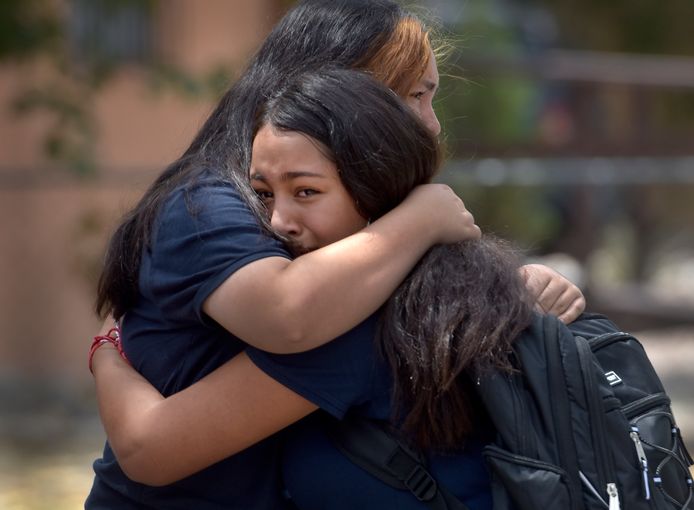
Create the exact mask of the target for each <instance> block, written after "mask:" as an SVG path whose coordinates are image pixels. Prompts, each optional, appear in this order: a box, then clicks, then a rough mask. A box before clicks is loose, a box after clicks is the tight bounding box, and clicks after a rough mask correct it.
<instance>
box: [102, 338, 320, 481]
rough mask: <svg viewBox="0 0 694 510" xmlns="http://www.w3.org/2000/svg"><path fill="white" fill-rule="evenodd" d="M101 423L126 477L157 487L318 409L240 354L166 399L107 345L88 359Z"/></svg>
mask: <svg viewBox="0 0 694 510" xmlns="http://www.w3.org/2000/svg"><path fill="white" fill-rule="evenodd" d="M93 369H94V377H95V380H96V389H97V397H98V401H99V413H100V415H101V421H102V422H103V424H104V428H105V429H106V434H107V436H108V441H109V444H110V445H111V448H112V449H113V451H114V453H115V454H116V457H117V459H118V463H119V465H120V467H121V468H122V469H123V471H124V472H125V474H126V475H128V477H129V478H131V479H132V480H134V481H136V482H140V483H144V484H147V485H154V486H161V485H167V484H170V483H173V482H175V481H178V480H180V479H182V478H185V477H186V476H189V475H192V474H193V473H196V472H198V471H200V470H202V469H204V468H206V467H208V466H211V465H212V464H214V463H216V462H218V461H220V460H223V459H225V458H227V457H229V456H230V455H234V454H235V453H238V452H239V451H241V450H243V449H245V448H247V447H249V446H251V445H253V444H255V443H257V442H258V441H261V440H262V439H265V438H266V437H268V436H270V435H272V434H273V433H275V432H277V431H279V430H281V429H283V428H285V427H286V426H288V425H290V424H291V423H294V422H296V421H298V420H299V419H301V418H302V417H304V416H306V415H307V414H309V413H311V412H312V411H314V410H315V409H316V406H315V405H314V404H312V403H311V402H309V401H308V400H306V399H304V398H303V397H301V396H299V395H297V394H296V393H294V392H292V391H291V390H289V389H288V388H286V387H284V386H282V385H281V384H280V383H278V382H277V381H275V380H274V379H272V378H271V377H270V376H268V375H266V374H265V373H264V372H263V371H261V370H260V369H259V368H257V367H256V366H255V365H254V364H253V362H252V361H251V360H250V359H249V358H248V356H246V354H244V353H242V354H239V355H238V356H236V357H235V358H233V359H231V360H230V361H228V362H227V363H225V364H224V365H222V366H221V367H219V368H218V369H216V370H215V371H214V372H212V373H210V374H209V375H207V376H206V377H204V378H203V379H201V380H200V381H198V382H196V383H195V384H193V385H192V386H190V387H188V388H186V389H185V390H183V391H181V392H179V393H177V394H175V395H172V396H170V397H168V398H164V397H163V396H162V395H161V394H160V393H159V392H158V391H157V390H156V389H155V388H154V387H153V386H152V385H151V384H150V383H149V382H148V381H147V380H146V379H144V378H143V377H142V376H141V375H140V374H139V373H137V372H136V371H135V370H134V369H133V368H132V367H131V366H130V365H128V364H127V363H126V362H125V361H123V360H122V359H121V357H120V354H119V353H118V351H117V350H116V349H115V348H114V347H112V346H111V345H108V344H107V345H104V346H102V347H100V348H99V349H98V350H97V351H96V352H95V353H94V358H93Z"/></svg>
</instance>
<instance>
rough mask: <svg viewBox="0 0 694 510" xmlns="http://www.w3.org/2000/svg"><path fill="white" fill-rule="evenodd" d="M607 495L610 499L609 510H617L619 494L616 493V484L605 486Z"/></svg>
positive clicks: (618, 507)
mask: <svg viewBox="0 0 694 510" xmlns="http://www.w3.org/2000/svg"><path fill="white" fill-rule="evenodd" d="M607 495H608V496H609V498H610V506H609V510H619V509H620V506H619V492H618V491H617V484H616V483H608V484H607Z"/></svg>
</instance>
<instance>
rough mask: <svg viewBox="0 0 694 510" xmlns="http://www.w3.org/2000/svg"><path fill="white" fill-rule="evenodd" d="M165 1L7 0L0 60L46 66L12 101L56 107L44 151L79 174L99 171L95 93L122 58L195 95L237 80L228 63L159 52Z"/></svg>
mask: <svg viewBox="0 0 694 510" xmlns="http://www.w3.org/2000/svg"><path fill="white" fill-rule="evenodd" d="M159 6H160V2H159V1H158V0H66V1H65V2H62V3H61V2H55V1H54V0H4V1H3V2H0V63H2V62H11V63H14V64H15V65H18V66H30V65H32V64H36V65H38V66H40V67H42V68H45V69H44V73H43V74H42V75H41V76H42V79H41V80H40V81H35V80H31V82H32V83H31V85H27V86H26V88H25V89H24V90H23V91H22V92H21V93H20V94H19V95H18V96H17V97H16V98H15V99H14V102H13V105H12V107H13V108H12V109H13V111H14V112H15V113H16V114H18V115H29V114H31V113H34V112H43V113H47V114H49V116H50V118H51V119H52V124H51V127H50V128H49V130H48V132H47V134H46V136H45V139H44V150H45V153H46V155H47V156H48V157H49V158H51V159H52V160H54V161H56V162H58V163H61V164H62V165H63V166H65V167H66V168H67V169H69V170H70V171H72V172H73V173H75V174H76V175H78V176H89V175H93V174H94V173H95V172H96V171H97V168H96V163H95V158H94V147H95V143H96V140H97V136H98V133H97V126H96V122H95V118H94V100H95V94H96V93H97V92H99V91H100V90H101V89H102V88H103V87H104V85H105V84H107V83H108V81H109V79H111V78H112V77H113V75H114V73H116V72H117V71H118V70H119V69H121V68H122V67H123V66H132V65H136V66H138V67H139V68H140V69H142V70H143V71H144V72H145V73H146V76H147V77H148V82H149V84H150V85H151V87H152V88H153V89H154V90H156V91H161V90H162V89H164V88H170V89H173V90H174V91H176V92H178V93H180V94H181V95H183V96H185V97H188V98H192V99H201V98H209V97H216V96H218V95H219V94H221V92H222V91H223V90H224V88H225V87H226V86H227V84H228V83H229V81H230V80H231V77H232V75H233V70H231V69H229V68H226V67H220V68H216V69H212V70H210V72H208V73H206V74H204V75H201V76H192V75H191V74H189V73H187V72H184V71H183V70H182V69H179V68H177V67H175V66H172V65H170V64H166V63H164V62H163V61H161V59H159V58H158V55H157V54H156V53H155V52H154V51H153V49H152V46H153V45H152V44H151V41H149V38H150V34H151V24H152V17H153V16H154V13H155V12H156V9H157V8H158V7H159Z"/></svg>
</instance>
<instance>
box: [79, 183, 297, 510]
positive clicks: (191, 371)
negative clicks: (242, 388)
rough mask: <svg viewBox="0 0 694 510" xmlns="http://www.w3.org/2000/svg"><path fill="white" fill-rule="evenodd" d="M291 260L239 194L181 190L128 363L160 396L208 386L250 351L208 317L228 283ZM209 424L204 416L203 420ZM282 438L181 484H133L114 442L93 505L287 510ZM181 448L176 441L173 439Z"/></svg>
mask: <svg viewBox="0 0 694 510" xmlns="http://www.w3.org/2000/svg"><path fill="white" fill-rule="evenodd" d="M273 256H279V257H285V258H287V257H289V255H288V254H287V252H286V251H285V250H284V248H283V247H282V245H281V244H280V243H279V242H278V241H276V240H274V239H272V238H270V237H269V236H267V235H265V234H263V233H262V232H261V230H260V228H259V226H258V224H257V222H256V219H255V218H254V217H253V215H252V214H251V212H250V211H249V209H248V208H247V207H246V205H245V204H244V202H243V201H242V199H241V198H240V196H239V195H238V192H237V190H236V189H235V188H233V187H232V186H231V185H229V184H227V183H223V182H220V181H219V180H218V179H216V178H213V177H211V176H209V175H208V176H205V177H204V178H201V179H200V181H199V182H197V183H196V184H195V185H194V186H193V187H192V188H189V189H188V190H187V191H186V190H184V189H178V190H176V191H175V192H174V193H173V194H172V196H171V197H170V199H169V200H168V201H167V202H166V203H165V205H164V206H163V208H162V210H161V212H160V214H159V219H158V222H157V225H156V230H155V235H154V236H153V242H152V246H151V249H148V250H146V251H145V252H144V255H143V260H142V264H141V270H140V279H139V289H140V295H139V301H138V303H137V305H136V306H135V307H134V308H133V309H132V310H130V311H128V313H127V314H126V316H125V322H124V325H123V332H124V338H123V345H124V348H125V351H126V354H127V356H128V359H129V360H130V362H131V363H132V365H133V366H134V367H135V369H136V370H138V371H139V372H140V373H141V374H142V375H144V376H145V377H146V378H147V379H148V380H149V381H150V382H151V383H152V384H153V385H154V386H155V387H156V388H157V389H158V390H159V391H160V392H162V394H164V395H165V396H168V395H171V394H173V393H176V392H177V391H180V390H182V389H184V388H186V387H187V386H190V385H191V384H192V383H194V382H195V381H197V380H198V379H200V378H202V377H203V376H205V375H206V374H208V373H209V372H211V371H212V370H214V369H215V368H217V367H219V366H220V365H221V364H223V363H224V362H226V361H228V360H229V359H230V358H232V357H233V356H234V355H236V354H238V353H239V352H240V351H241V350H243V349H244V348H245V347H246V344H245V343H244V342H242V341H241V340H240V339H238V338H236V337H234V336H233V335H231V334H230V333H228V332H227V331H226V330H224V329H223V328H222V327H221V326H219V325H218V324H217V323H215V322H214V321H213V320H212V319H210V318H209V317H207V316H206V315H205V314H204V312H203V311H202V305H203V303H204V301H205V300H206V299H207V297H208V296H209V295H210V294H211V293H212V292H213V291H214V290H215V289H216V288H217V287H218V286H219V285H220V284H221V283H222V282H224V281H225V280H226V279H227V278H228V277H229V276H231V275H232V274H233V273H234V272H235V271H236V270H238V269H239V268H241V267H243V266H244V265H246V264H248V263H250V262H253V261H255V260H258V259H261V258H265V257H273ZM200 419H201V420H204V419H205V417H204V416H200ZM278 442H279V438H278V436H273V437H270V438H268V439H266V440H264V441H262V442H260V443H258V444H256V445H254V446H252V447H251V448H248V449H247V450H244V451H243V452H241V453H239V454H237V455H235V456H233V457H230V458H228V459H226V460H223V461H221V462H219V463H217V464H215V465H213V466H211V467H210V468H208V469H205V470H203V471H201V472H199V473H197V474H195V475H193V476H191V477H188V478H186V479H184V480H181V481H180V482H176V483H174V484H171V485H169V486H166V487H158V488H155V487H148V486H145V485H142V484H138V483H135V482H132V481H130V480H129V479H128V478H127V477H126V476H125V475H124V473H123V472H122V470H121V469H120V467H119V466H118V463H117V462H116V460H115V458H114V455H113V452H112V451H111V448H110V447H109V445H108V443H107V444H106V446H105V448H104V453H103V458H101V459H98V460H96V461H95V462H94V471H95V473H96V478H95V481H94V486H93V488H92V491H91V493H90V495H89V498H88V499H87V502H86V505H85V506H86V508H87V509H88V510H93V509H101V508H109V509H112V508H119V509H121V508H167V509H168V508H171V509H185V510H190V509H196V510H201V509H210V510H211V509H224V510H231V509H244V510H246V509H272V510H275V509H281V508H283V505H284V503H283V502H282V500H281V497H280V492H281V491H280V472H279V461H280V458H279V451H280V450H279V444H278ZM172 444H175V438H172Z"/></svg>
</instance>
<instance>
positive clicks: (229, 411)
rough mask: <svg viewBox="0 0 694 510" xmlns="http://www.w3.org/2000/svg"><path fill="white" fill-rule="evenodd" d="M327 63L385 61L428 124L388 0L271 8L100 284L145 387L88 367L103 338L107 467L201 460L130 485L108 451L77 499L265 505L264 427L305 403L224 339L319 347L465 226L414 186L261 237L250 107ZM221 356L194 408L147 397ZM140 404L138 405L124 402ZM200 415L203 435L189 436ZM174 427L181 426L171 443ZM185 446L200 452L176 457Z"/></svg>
mask: <svg viewBox="0 0 694 510" xmlns="http://www.w3.org/2000/svg"><path fill="white" fill-rule="evenodd" d="M404 50H407V51H404ZM325 61H327V62H333V63H335V65H337V66H340V67H345V66H356V67H362V68H366V69H379V70H385V71H386V72H383V73H380V74H379V73H377V74H379V75H378V77H379V78H382V79H384V80H386V81H387V83H388V84H389V85H390V86H391V87H393V88H395V89H396V90H398V92H400V93H401V94H403V95H404V96H407V101H408V104H410V105H411V106H412V107H413V109H414V110H415V111H416V112H417V113H418V114H419V115H420V117H421V118H422V119H423V120H424V121H425V122H426V123H427V127H428V129H429V130H430V131H432V132H437V131H438V129H439V128H438V122H437V121H436V120H435V119H436V117H435V115H434V114H433V109H432V108H431V100H432V97H433V93H434V91H435V89H436V85H437V83H438V75H437V73H436V66H435V61H434V59H433V55H432V53H431V48H430V45H429V42H428V37H427V34H426V31H425V30H424V29H423V28H422V26H421V24H419V22H417V21H416V20H415V19H414V18H412V17H410V16H408V15H406V14H405V13H404V12H403V11H402V10H401V9H400V8H399V7H397V5H396V4H394V3H392V2H389V1H377V0H372V1H365V0H362V1H357V0H352V1H319V0H314V1H308V2H303V3H302V4H300V5H299V6H298V7H297V8H296V9H294V10H293V11H292V12H290V13H289V14H288V15H287V16H286V17H285V18H284V20H283V21H282V22H281V23H280V24H279V25H278V27H277V28H276V29H275V30H274V31H273V33H272V34H271V35H270V36H269V37H268V39H267V41H266V43H265V44H264V45H263V48H261V50H260V52H259V53H258V55H256V57H255V58H254V60H253V61H252V63H251V65H250V67H249V69H248V71H247V72H246V73H244V75H243V76H242V78H241V79H240V80H239V82H238V83H237V84H236V85H235V86H234V87H232V89H231V90H230V91H229V92H228V93H227V95H226V96H225V98H223V100H222V101H221V102H220V104H219V106H218V108H217V110H216V111H215V112H214V113H213V115H212V116H211V117H210V119H208V122H207V123H206V124H205V126H204V127H203V129H202V130H201V132H200V134H199V135H198V136H197V137H196V139H195V140H194V141H193V143H192V145H191V147H190V148H189V150H188V151H187V152H186V153H185V154H184V156H183V157H182V158H181V159H180V160H179V161H177V162H175V163H174V164H173V165H172V166H171V167H170V168H169V169H168V170H167V171H166V172H165V173H164V174H162V176H161V177H160V179H159V180H158V181H157V182H156V183H155V184H154V185H153V187H152V188H151V189H150V190H149V191H148V193H147V194H146V195H145V197H144V198H143V200H142V201H141V203H140V204H139V205H138V207H137V208H136V209H135V210H134V211H133V212H132V213H131V214H130V216H129V217H128V218H127V219H126V221H125V222H124V223H123V225H122V226H121V227H120V228H119V230H118V231H117V233H116V235H115V236H114V239H113V241H112V244H111V248H110V249H109V257H108V259H107V265H106V269H105V271H104V276H103V278H102V281H101V286H100V295H99V305H100V308H101V310H102V311H108V310H112V311H114V312H115V315H116V316H117V317H119V316H121V315H122V314H123V313H124V312H126V311H127V314H126V315H125V321H124V332H125V334H126V337H125V338H124V340H123V343H124V347H125V351H126V352H127V355H128V357H129V359H130V360H131V362H132V363H133V365H134V366H135V368H136V369H137V370H138V371H139V372H140V373H142V374H143V375H145V376H146V377H147V379H149V380H150V381H151V382H152V383H153V384H154V385H155V388H156V389H154V388H152V387H147V388H148V389H147V391H148V392H149V393H147V397H144V396H138V394H137V393H131V392H130V390H129V389H128V388H129V386H130V384H134V385H136V386H137V385H139V384H141V383H142V382H143V381H142V380H141V379H140V378H139V377H138V376H137V374H136V373H135V372H133V371H132V370H131V369H129V368H128V367H127V366H122V365H117V364H114V365H107V364H104V366H103V367H99V357H100V355H101V351H103V349H100V350H99V351H97V352H96V355H95V358H94V361H95V366H94V368H95V374H96V381H97V390H98V393H99V398H100V410H101V413H102V418H103V420H104V422H105V425H106V428H107V432H108V435H109V440H110V443H111V445H112V446H113V447H114V448H115V449H116V451H117V452H118V453H119V460H120V461H121V464H122V466H123V467H124V468H125V469H126V471H127V472H128V474H129V475H131V477H132V478H134V479H137V480H140V481H144V482H148V483H151V484H158V485H161V484H165V483H170V482H171V481H173V480H176V479H179V478H181V477H183V476H186V475H189V474H191V473H193V472H196V471H199V470H200V469H202V468H204V467H206V466H208V465H210V464H212V463H215V462H216V464H215V465H214V466H212V467H211V468H209V469H205V470H204V471H202V472H201V473H199V474H197V475H196V476H194V477H190V478H188V479H186V480H183V481H181V482H179V483H177V484H173V485H170V486H168V487H165V488H160V489H152V488H145V487H143V486H141V485H139V484H137V483H134V482H132V481H130V480H128V479H127V478H126V476H125V475H124V473H123V472H122V471H121V466H119V464H118V463H117V462H116V460H115V456H114V455H113V452H112V451H111V448H110V446H109V445H107V447H106V449H105V452H104V458H103V459H100V460H99V461H97V462H96V463H95V470H96V472H97V478H96V480H95V485H94V488H93V490H92V493H91V495H90V498H89V500H88V502H87V507H88V508H100V507H113V506H116V505H118V506H119V507H126V508H127V507H136V508H137V507H141V506H147V505H150V506H172V507H176V506H177V505H179V506H181V507H186V506H195V507H196V508H205V507H225V508H248V507H252V508H281V505H282V502H281V501H279V499H278V497H279V496H278V494H279V491H278V490H277V487H278V481H277V477H276V476H275V473H276V469H277V466H276V462H277V460H278V456H277V452H276V447H277V439H276V438H275V437H270V438H269V439H265V438H267V437H268V436H271V434H272V433H274V432H275V431H277V430H280V429H281V428H283V427H284V426H286V425H287V424H289V423H292V422H294V421H296V420H297V419H299V418H300V417H301V416H304V415H305V414H308V413H309V412H311V411H312V410H313V409H315V407H316V406H315V404H314V403H312V402H310V401H309V400H308V399H305V398H303V397H302V396H301V395H299V394H297V393H296V392H294V391H291V389H289V388H287V387H286V386H283V385H282V384H279V383H278V382H277V381H276V380H275V379H273V378H271V377H269V376H268V375H267V374H265V373H264V372H263V371H261V370H259V369H258V367H257V366H256V365H255V364H253V363H252V362H251V361H250V360H249V358H248V356H246V355H245V354H240V355H238V356H236V357H234V358H233V359H232V360H231V361H229V362H227V363H224V362H225V361H227V360H229V359H230V358H232V357H233V356H234V355H235V354H237V353H238V352H240V351H241V350H242V349H243V348H244V346H245V345H246V344H245V343H243V342H242V341H241V340H240V339H239V337H240V338H243V339H244V340H246V341H248V342H249V343H251V344H252V345H255V346H257V347H262V348H264V349H266V350H269V351H276V352H294V351H300V350H303V349H307V348H309V347H312V346H315V345H318V344H320V343H321V342H325V341H327V340H329V339H330V338H332V337H334V336H337V335H338V334H339V333H342V332H344V331H345V330H347V329H348V328H349V327H351V326H353V325H355V324H357V323H358V322H359V321H360V320H362V319H363V318H365V317H367V316H368V314H369V313H372V312H373V311H375V310H376V308H378V307H379V306H380V305H381V304H382V303H383V301H384V300H385V299H386V298H387V297H388V294H389V293H390V292H391V291H392V290H393V289H394V288H395V287H396V285H397V284H398V282H399V281H400V280H401V279H402V278H403V277H404V276H405V274H406V273H407V272H408V271H409V269H410V268H411V266H412V265H413V264H414V263H415V262H416V259H417V258H418V257H419V256H421V254H423V253H424V252H425V250H426V249H427V248H428V247H429V246H430V245H432V244H434V243H436V242H438V241H453V240H458V239H462V238H467V237H472V238H475V237H477V236H478V235H479V231H478V229H477V227H476V226H475V225H474V223H473V222H472V218H471V216H470V215H469V213H467V211H465V209H464V206H463V205H462V203H461V202H460V201H458V200H457V199H456V198H455V197H454V195H453V194H452V193H451V192H450V190H448V189H446V188H442V187H440V186H433V185H429V186H425V187H423V188H422V187H420V188H418V189H416V190H415V192H414V193H413V194H411V195H410V196H409V197H408V198H407V199H406V200H405V202H404V203H403V205H401V206H400V207H398V208H396V209H395V210H394V211H392V212H390V213H388V214H385V215H384V216H383V217H382V218H380V220H378V221H374V222H373V223H372V224H371V225H369V226H368V227H367V228H366V229H364V230H362V231H360V232H358V233H356V234H353V235H351V236H349V237H347V238H345V239H342V240H340V241H339V242H338V243H334V244H333V245H330V246H329V247H327V248H323V249H319V250H315V251H312V252H311V253H309V254H307V255H305V256H302V257H299V258H297V259H296V260H295V261H293V262H292V261H290V260H289V259H288V254H287V253H286V252H285V251H284V249H283V248H282V245H281V244H279V243H276V242H274V241H272V240H271V239H269V238H267V237H265V236H263V235H262V232H260V230H259V228H258V226H257V224H256V220H255V218H254V217H253V216H252V215H251V211H252V210H253V208H255V207H256V203H255V201H256V199H255V198H254V196H251V195H250V194H249V193H250V192H249V189H250V188H249V186H248V184H247V177H246V176H244V174H243V172H246V171H247V168H248V162H249V159H250V158H249V152H250V142H251V140H252V139H253V125H254V120H255V118H256V114H257V110H258V107H259V105H261V104H262V103H263V101H264V100H265V98H266V97H268V96H270V95H272V94H273V92H275V91H276V90H278V89H280V88H281V87H282V86H283V83H284V82H285V81H286V80H287V79H288V77H290V76H292V75H294V74H296V73H297V72H298V71H299V70H301V69H305V68H306V67H307V66H312V65H315V64H316V62H325ZM386 62H390V65H383V64H384V63H386ZM395 64H397V65H395ZM246 175H247V174H246ZM249 207H250V209H249ZM422 211H426V213H427V214H422ZM374 219H375V218H374ZM317 246H318V245H314V246H306V248H314V247H317ZM543 271H544V272H542V273H541V278H540V279H539V283H540V285H537V282H536V281H535V280H533V278H531V279H530V284H531V285H532V284H533V282H535V284H536V292H535V294H536V295H537V296H540V297H541V298H542V300H541V301H542V302H543V303H544V305H543V306H545V307H547V308H548V309H553V308H556V309H557V310H560V311H561V312H566V316H567V317H569V318H570V317H572V316H573V315H575V314H576V312H577V311H580V309H581V308H582V297H581V296H580V293H577V292H576V289H575V287H573V286H571V285H570V284H567V283H566V282H565V281H564V280H561V279H560V278H558V277H556V276H555V275H554V274H553V273H551V272H549V271H548V270H543ZM548 275H549V276H548ZM357 277H360V281H359V284H358V285H356V284H355V278H357ZM547 281H549V282H550V283H549V284H548V285H543V283H544V282H547ZM557 283H558V284H557ZM555 289H559V290H558V291H556V290H555ZM555 305H556V307H555ZM222 364H223V368H222V369H221V370H218V371H216V372H214V373H213V374H211V375H210V377H208V378H206V379H205V380H204V382H203V383H201V384H200V385H199V386H198V388H200V389H202V390H203V391H202V397H201V396H200V395H196V396H195V398H194V402H193V404H195V405H202V406H203V407H202V408H201V407H198V408H197V411H196V412H192V411H188V410H186V411H184V413H182V414H178V412H177V409H182V410H183V409H189V408H187V407H186V405H187V404H186V403H184V401H183V400H181V398H178V399H177V398H174V399H172V400H170V401H168V400H167V401H164V402H159V401H160V400H161V394H160V392H161V393H163V394H164V395H171V394H173V393H175V392H179V391H180V390H182V389H183V388H186V387H187V386H189V385H190V384H192V383H193V382H195V381H197V380H199V379H201V378H203V377H204V376H205V375H206V374H209V373H210V372H211V371H212V370H214V369H215V368H216V367H218V366H220V365H222ZM134 391H137V390H134ZM180 395H183V397H182V398H183V399H185V398H187V397H186V396H185V395H186V394H185V392H183V393H179V394H178V395H177V396H180ZM150 397H151V398H153V399H154V400H153V401H150V402H156V405H154V406H152V407H149V405H148V409H149V411H152V412H151V413H150V412H149V411H148V412H146V413H143V412H142V408H138V409H136V410H134V411H130V410H128V408H127V406H128V405H133V404H134V405H138V404H140V403H146V402H147V399H148V398H150ZM169 402H171V403H173V407H169V405H168V403H169ZM160 403H162V404H164V403H165V404H164V405H163V406H159V404H160ZM179 405H180V407H179ZM160 410H163V411H164V413H165V414H166V413H169V412H171V413H172V414H170V415H168V416H163V415H161V414H158V413H159V411H160ZM215 413H220V414H215ZM199 425H202V426H204V427H208V428H207V429H206V430H205V431H204V432H202V433H200V432H199V431H198V430H197V429H195V427H197V426H199ZM167 427H171V428H170V430H167ZM177 427H182V430H188V431H189V432H190V433H189V434H183V435H182V436H179V435H177V432H176V431H178V430H181V429H178V428H177ZM152 431H154V432H152ZM170 432H171V433H170ZM208 434H210V435H211V436H212V437H215V438H216V442H215V443H214V444H213V443H211V442H209V441H208V440H207V439H208V437H210V436H208ZM172 439H173V441H174V443H171V442H170V441H171V440H172ZM259 441H260V442H259ZM255 443H258V444H255ZM172 444H173V445H176V450H178V451H179V453H180V456H179V457H178V458H179V459H181V460H182V462H178V461H177V460H175V459H174V460H171V459H166V460H163V459H165V456H166V455H167V454H168V453H173V452H175V451H176V450H174V449H172V448H173V446H172ZM250 445H255V446H253V447H252V448H249V449H247V450H245V451H244V452H243V453H242V454H240V455H236V456H234V457H231V458H227V457H229V456H230V455H232V454H234V453H236V452H239V451H240V450H242V449H244V448H247V447H249V446H250ZM211 446H212V447H211ZM189 449H191V450H193V451H198V452H200V453H202V454H203V455H201V457H200V458H198V459H197V460H188V459H185V457H186V455H187V453H186V452H188V451H190V450H189ZM174 456H176V455H174ZM218 461H221V462H218ZM222 480H233V484H231V485H229V484H224V482H221V481H222Z"/></svg>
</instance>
